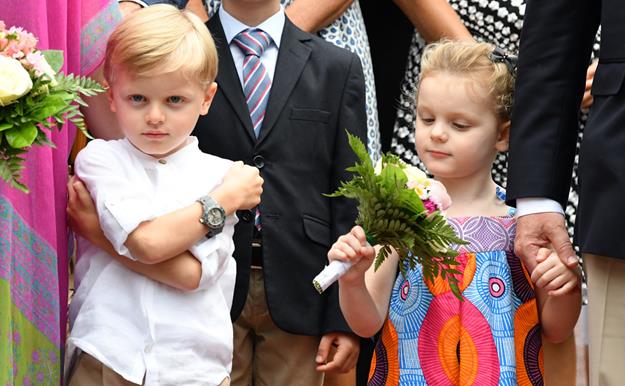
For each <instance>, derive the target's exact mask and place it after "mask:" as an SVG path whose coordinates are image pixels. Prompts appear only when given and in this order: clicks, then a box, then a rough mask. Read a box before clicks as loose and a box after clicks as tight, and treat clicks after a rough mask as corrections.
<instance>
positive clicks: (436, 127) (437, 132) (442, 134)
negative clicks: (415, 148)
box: [430, 121, 448, 142]
mask: <svg viewBox="0 0 625 386" xmlns="http://www.w3.org/2000/svg"><path fill="white" fill-rule="evenodd" d="M430 138H431V139H432V140H433V141H437V142H445V141H447V138H448V135H447V130H445V127H444V125H443V123H442V122H438V121H437V122H434V124H433V125H432V127H431V128H430Z"/></svg>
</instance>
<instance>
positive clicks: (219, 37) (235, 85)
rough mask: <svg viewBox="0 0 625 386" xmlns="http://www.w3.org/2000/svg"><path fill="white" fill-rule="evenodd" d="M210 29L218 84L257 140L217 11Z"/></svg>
mask: <svg viewBox="0 0 625 386" xmlns="http://www.w3.org/2000/svg"><path fill="white" fill-rule="evenodd" d="M206 25H207V26H208V29H209V30H210V32H211V34H213V37H214V39H215V45H216V46H217V53H218V55H219V71H218V72H217V86H218V88H219V90H221V92H222V93H223V94H224V96H225V97H226V99H227V100H228V102H230V105H231V106H232V109H233V110H234V111H235V112H236V114H237V116H238V117H239V120H240V121H241V123H242V124H243V127H245V131H246V132H247V134H248V135H249V136H250V138H251V139H252V141H254V142H256V136H255V135H254V129H253V128H252V120H251V118H250V113H249V112H248V109H247V104H246V103H245V96H244V95H243V89H242V88H241V81H240V80H239V76H238V75H237V69H236V67H235V65H234V61H233V60H232V54H231V52H230V47H228V42H227V41H226V35H225V34H224V30H223V27H222V26H221V21H220V20H219V15H218V14H217V13H216V14H215V15H214V16H213V17H212V18H211V19H210V20H209V21H208V22H207V23H206Z"/></svg>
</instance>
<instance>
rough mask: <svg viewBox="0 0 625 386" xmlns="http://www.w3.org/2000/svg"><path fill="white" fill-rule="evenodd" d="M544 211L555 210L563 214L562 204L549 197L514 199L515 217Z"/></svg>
mask: <svg viewBox="0 0 625 386" xmlns="http://www.w3.org/2000/svg"><path fill="white" fill-rule="evenodd" d="M546 212H556V213H560V214H561V215H564V210H563V209H562V205H560V203H559V202H558V201H555V200H552V199H550V198H544V197H526V198H517V199H516V217H521V216H525V215H528V214H535V213H546Z"/></svg>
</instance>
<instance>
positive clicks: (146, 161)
mask: <svg viewBox="0 0 625 386" xmlns="http://www.w3.org/2000/svg"><path fill="white" fill-rule="evenodd" d="M123 141H124V144H125V145H126V147H127V148H128V150H129V152H130V153H131V154H133V155H134V156H135V157H137V159H139V161H140V162H141V164H143V165H144V166H156V165H157V164H168V163H179V162H185V161H186V160H189V159H190V158H191V157H193V155H194V154H197V152H198V151H199V144H198V140H197V138H196V137H193V136H189V138H188V139H187V143H186V144H185V145H184V146H183V147H182V148H180V149H178V151H176V152H175V153H173V154H170V155H168V156H167V157H162V158H157V157H153V156H151V155H149V154H145V153H144V152H142V151H141V150H139V149H137V148H136V147H135V146H134V145H133V144H132V143H130V141H129V140H128V138H124V139H123Z"/></svg>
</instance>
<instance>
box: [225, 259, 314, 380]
mask: <svg viewBox="0 0 625 386" xmlns="http://www.w3.org/2000/svg"><path fill="white" fill-rule="evenodd" d="M304 284H305V283H304ZM233 327H234V357H233V362H232V381H231V384H232V386H252V385H253V386H295V385H297V386H321V385H322V384H323V373H320V372H317V371H316V370H315V366H316V363H315V357H316V355H317V348H318V347H319V341H320V337H318V336H305V335H294V334H289V333H288V332H285V331H282V330H281V329H280V328H278V326H276V325H275V324H274V322H273V320H272V319H271V316H270V315H269V310H268V309H267V301H266V298H265V283H264V280H263V271H262V269H252V270H251V272H250V289H249V292H248V294H247V299H246V301H245V306H244V307H243V311H242V312H241V315H240V316H239V318H238V319H237V320H236V322H235V323H234V325H233Z"/></svg>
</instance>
